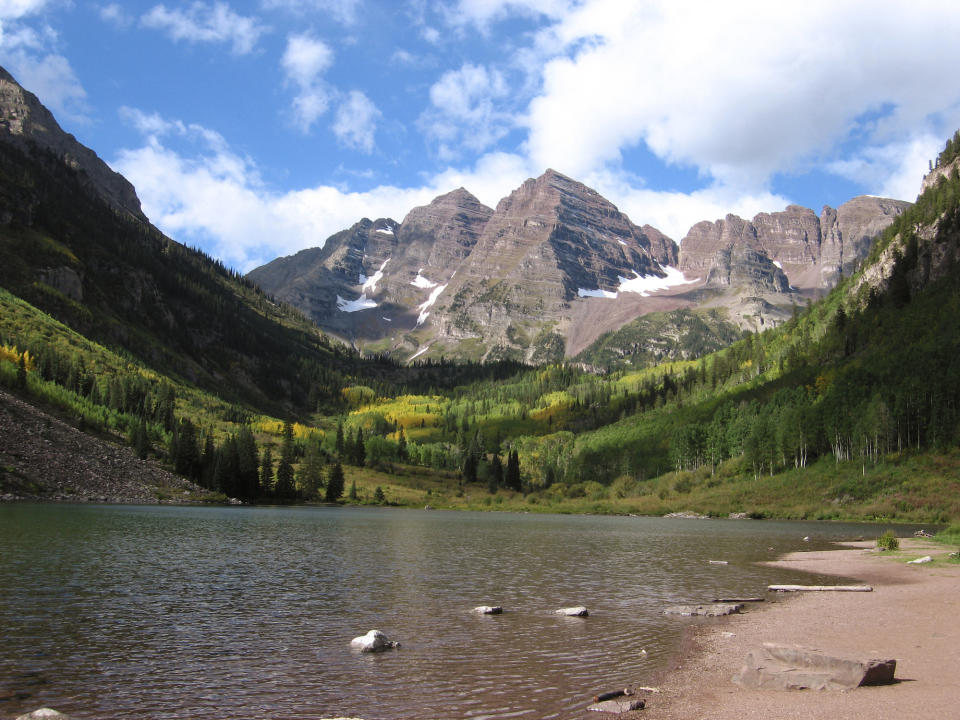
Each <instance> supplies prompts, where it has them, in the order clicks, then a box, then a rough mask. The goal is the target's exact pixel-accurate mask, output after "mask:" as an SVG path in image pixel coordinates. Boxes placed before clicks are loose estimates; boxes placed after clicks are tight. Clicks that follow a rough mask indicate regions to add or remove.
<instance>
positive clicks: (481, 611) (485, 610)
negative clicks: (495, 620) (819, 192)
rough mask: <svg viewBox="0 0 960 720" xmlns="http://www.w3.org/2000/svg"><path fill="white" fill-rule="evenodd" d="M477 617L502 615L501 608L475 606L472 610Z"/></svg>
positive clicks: (496, 606) (498, 606) (497, 606)
mask: <svg viewBox="0 0 960 720" xmlns="http://www.w3.org/2000/svg"><path fill="white" fill-rule="evenodd" d="M473 611H474V612H475V613H477V614H478V615H502V614H503V606H501V605H477V607H475V608H474V609H473Z"/></svg>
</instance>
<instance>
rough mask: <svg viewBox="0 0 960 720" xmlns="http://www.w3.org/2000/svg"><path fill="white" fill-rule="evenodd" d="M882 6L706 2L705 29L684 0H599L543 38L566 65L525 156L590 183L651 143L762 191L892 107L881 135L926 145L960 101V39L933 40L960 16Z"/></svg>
mask: <svg viewBox="0 0 960 720" xmlns="http://www.w3.org/2000/svg"><path fill="white" fill-rule="evenodd" d="M484 4H487V3H484ZM489 4H491V5H498V3H489ZM499 4H501V5H502V3H499ZM881 6H882V7H881V8H878V7H874V8H872V9H871V11H870V12H865V11H864V7H863V5H862V4H860V3H856V2H840V3H837V2H833V1H830V2H828V1H827V0H809V1H807V2H803V3H770V2H766V1H765V0H762V1H761V0H746V1H744V2H735V3H712V4H709V3H704V4H698V6H697V10H696V21H691V16H690V12H689V6H688V5H687V4H685V3H676V2H672V1H671V0H659V1H658V2H646V3H643V4H642V5H640V4H631V3H622V2H618V1H617V0H587V1H586V2H584V3H582V5H580V6H579V7H577V8H576V9H575V10H574V11H573V12H572V13H570V14H569V15H566V16H564V17H563V18H562V19H561V20H559V21H558V22H557V23H555V24H554V25H553V26H551V27H550V28H549V30H547V31H544V33H542V38H543V37H547V38H549V40H550V42H546V41H543V40H542V38H541V43H540V46H541V47H547V46H549V45H550V43H551V42H552V43H553V47H554V49H553V52H554V53H555V57H554V58H553V59H552V60H550V61H549V62H548V63H547V65H546V67H545V69H544V72H543V85H542V90H541V91H540V93H539V94H538V97H536V98H535V99H534V100H533V101H532V102H531V103H530V106H529V111H528V113H527V116H526V120H525V124H526V126H527V128H528V129H529V136H528V144H527V147H526V150H527V152H528V153H529V155H530V157H531V160H532V162H533V164H534V165H540V166H548V165H553V166H560V167H563V168H565V171H566V172H569V173H571V174H573V175H574V176H575V177H583V176H584V175H586V174H588V173H590V172H593V171H596V170H598V169H601V168H605V167H615V166H616V165H617V163H618V162H619V161H620V159H621V157H622V153H623V152H624V151H625V150H627V149H629V148H630V147H632V146H635V145H638V144H640V143H645V144H646V145H647V146H648V147H649V148H650V149H651V150H652V151H653V152H654V153H655V154H656V155H658V156H659V157H660V158H661V159H663V160H664V161H666V162H675V163H682V164H690V165H693V166H695V167H698V168H700V170H701V171H702V172H703V173H705V174H706V175H707V176H709V177H711V178H713V179H715V180H716V181H718V182H719V183H720V184H722V185H726V186H730V187H735V188H739V189H740V190H741V191H742V192H753V193H756V192H762V191H763V190H764V189H765V188H766V187H767V186H768V184H769V181H770V178H771V176H772V175H773V174H774V173H777V172H782V171H791V170H795V169H797V168H799V167H800V166H802V165H803V163H806V162H809V161H810V160H811V159H814V158H822V157H825V156H826V157H829V156H830V155H831V154H833V153H836V152H837V148H838V146H840V145H841V144H842V143H843V141H844V140H846V139H847V137H848V136H849V134H850V132H851V128H856V129H861V128H858V125H857V123H858V119H860V118H863V117H864V116H865V115H867V114H869V113H870V112H871V111H876V110H877V109H878V108H881V107H884V106H891V107H893V108H894V112H893V113H892V114H891V116H890V117H889V118H888V119H887V122H885V123H875V124H874V125H873V126H872V128H868V130H869V131H870V132H871V133H879V132H880V131H881V130H884V131H885V133H884V136H885V138H887V140H886V141H889V138H892V137H897V138H899V139H902V138H903V137H910V136H912V135H914V134H921V135H922V134H923V133H924V132H925V126H928V125H929V123H930V122H931V120H930V117H931V115H932V114H933V113H935V112H937V111H938V110H939V109H941V108H942V107H944V106H945V105H949V104H951V103H953V102H956V101H957V100H958V99H960V76H956V74H955V73H944V72H942V69H943V68H946V67H956V66H957V64H958V62H960V45H957V44H956V43H943V42H936V41H935V40H934V38H937V37H953V36H955V35H956V34H957V32H960V12H958V11H957V10H955V9H954V6H952V5H950V6H947V5H945V4H944V3H942V2H936V0H919V1H918V2H916V3H910V4H901V3H895V2H888V3H881ZM918 131H919V132H918ZM938 131H939V132H938V133H937V134H940V133H941V132H942V131H943V128H938ZM572 139H575V142H571V140H572ZM886 141H884V142H886Z"/></svg>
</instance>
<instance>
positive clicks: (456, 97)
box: [420, 63, 512, 158]
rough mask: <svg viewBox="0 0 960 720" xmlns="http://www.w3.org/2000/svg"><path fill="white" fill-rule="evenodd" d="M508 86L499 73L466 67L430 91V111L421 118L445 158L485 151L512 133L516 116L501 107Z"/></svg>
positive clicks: (436, 84) (451, 71) (447, 75)
mask: <svg viewBox="0 0 960 720" xmlns="http://www.w3.org/2000/svg"><path fill="white" fill-rule="evenodd" d="M508 90H509V87H508V84H507V81H506V79H505V78H504V76H503V74H502V73H501V72H500V71H498V70H496V69H488V68H486V67H483V66H481V65H473V64H471V63H466V64H464V65H462V66H461V67H460V69H459V70H450V71H448V72H445V73H444V74H443V75H442V76H441V77H440V79H439V80H437V82H435V83H434V84H433V85H432V86H431V88H430V104H431V107H430V109H429V110H427V111H426V112H424V114H423V115H422V116H421V118H420V124H421V126H422V127H423V128H424V129H425V131H426V133H427V135H428V136H429V137H431V138H433V139H434V140H436V141H437V142H438V144H439V154H440V156H441V157H444V158H454V157H457V156H458V151H457V148H461V147H462V148H466V149H469V150H473V151H476V152H479V151H482V150H484V149H486V148H488V147H490V146H491V145H493V144H494V143H495V142H496V141H497V140H499V139H500V138H501V137H503V136H504V135H506V134H507V132H509V130H510V127H511V124H512V116H511V115H510V114H509V113H507V112H506V111H504V110H502V109H500V108H499V107H498V106H499V104H500V102H501V100H502V99H503V98H505V97H506V96H507V94H508Z"/></svg>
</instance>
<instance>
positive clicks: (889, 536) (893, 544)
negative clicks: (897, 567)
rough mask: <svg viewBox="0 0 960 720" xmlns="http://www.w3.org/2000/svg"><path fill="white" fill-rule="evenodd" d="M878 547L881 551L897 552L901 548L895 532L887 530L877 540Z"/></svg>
mask: <svg viewBox="0 0 960 720" xmlns="http://www.w3.org/2000/svg"><path fill="white" fill-rule="evenodd" d="M877 547H878V548H880V549H881V550H896V549H898V548H899V547H900V541H899V540H897V536H896V535H894V533H893V530H887V531H886V532H885V533H884V534H883V535H881V536H880V537H878V538H877Z"/></svg>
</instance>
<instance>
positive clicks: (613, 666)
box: [0, 505, 879, 720]
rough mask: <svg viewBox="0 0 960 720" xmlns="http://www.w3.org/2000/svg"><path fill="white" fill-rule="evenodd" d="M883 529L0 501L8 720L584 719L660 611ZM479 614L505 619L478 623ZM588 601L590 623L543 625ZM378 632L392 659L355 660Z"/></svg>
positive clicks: (648, 665) (752, 584) (653, 640)
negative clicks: (802, 552)
mask: <svg viewBox="0 0 960 720" xmlns="http://www.w3.org/2000/svg"><path fill="white" fill-rule="evenodd" d="M877 534H879V531H878V530H877V529H876V528H872V527H870V526H865V525H836V524H831V525H824V524H813V523H784V522H769V521H766V522H752V521H722V520H709V521H695V520H663V519H653V518H611V517H588V516H551V515H517V514H494V513H489V514H473V513H451V512H440V511H433V512H426V511H411V510H388V509H349V508H177V507H124V506H120V507H95V506H62V505H61V506H25V505H15V506H0V633H2V638H3V652H2V653H0V717H3V718H6V717H8V716H9V717H15V716H16V715H17V714H19V713H21V712H27V711H29V710H33V709H36V708H37V707H41V706H50V707H54V708H57V709H59V710H61V711H63V712H67V713H69V714H71V715H72V716H75V717H76V718H78V719H81V720H82V719H85V718H89V719H92V718H115V719H118V720H122V719H125V718H138V719H141V718H154V719H160V718H191V719H194V720H199V719H203V718H211V719H212V718H276V719H278V720H279V719H281V718H283V719H286V718H305V719H310V720H316V719H317V718H321V717H335V716H340V715H349V716H357V717H362V718H365V719H366V720H393V719H400V718H450V719H458V718H475V719H480V718H565V717H573V716H579V714H580V711H582V710H583V708H584V706H585V704H586V703H587V702H588V701H589V698H590V696H592V695H593V694H595V693H597V692H601V691H605V690H609V689H612V688H617V687H623V686H624V685H627V684H645V682H648V681H650V680H651V679H652V677H653V675H654V673H655V672H656V671H657V670H658V669H659V668H661V667H663V666H664V665H665V663H666V660H667V658H668V656H669V655H670V653H672V652H674V651H675V650H676V646H677V642H678V638H679V633H680V631H681V628H682V627H683V626H684V624H685V623H687V622H689V621H685V620H680V619H676V618H668V617H665V616H664V615H663V614H662V611H663V608H664V606H665V605H667V604H670V603H672V602H683V601H696V602H701V601H705V600H710V599H712V598H714V597H717V596H724V595H726V596H734V595H741V594H745V593H746V594H750V595H759V594H762V593H763V590H764V588H765V586H766V585H767V584H769V583H772V582H791V581H793V582H797V581H805V582H813V581H814V580H815V579H812V578H810V576H799V575H796V574H793V573H790V572H786V571H782V570H772V569H770V568H763V567H758V566H756V565H753V564H752V561H754V560H758V559H764V558H768V557H772V556H774V555H775V554H777V553H780V552H784V551H789V550H795V549H802V548H811V547H823V546H824V545H825V543H826V542H827V541H828V540H833V539H843V538H851V537H857V536H861V535H863V536H867V537H875V536H876V535H877ZM804 536H810V539H811V540H810V542H806V543H805V542H803V541H802V538H803V537H804ZM709 560H726V561H728V563H729V564H727V565H718V564H710V563H709V562H708V561H709ZM481 604H491V605H492V604H496V605H503V606H504V607H505V609H506V612H505V614H503V615H501V616H492V617H491V616H478V615H474V614H472V613H471V612H470V609H471V608H473V607H474V606H476V605H481ZM581 604H582V605H586V606H587V607H588V608H589V609H590V617H588V618H582V619H581V618H565V617H560V616H557V615H556V614H555V613H554V610H555V609H557V608H560V607H564V606H568V605H581ZM371 628H378V629H380V630H383V631H384V632H385V633H386V634H387V635H388V636H390V637H391V638H393V639H396V640H400V641H401V642H402V648H400V649H399V650H397V651H393V652H388V653H384V654H380V655H376V656H371V655H361V654H359V653H356V652H353V651H351V650H350V648H349V643H350V640H351V638H353V637H355V636H357V635H362V634H364V633H366V632H367V630H370V629H371ZM643 650H646V653H645V654H644V653H643V652H641V651H643Z"/></svg>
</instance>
